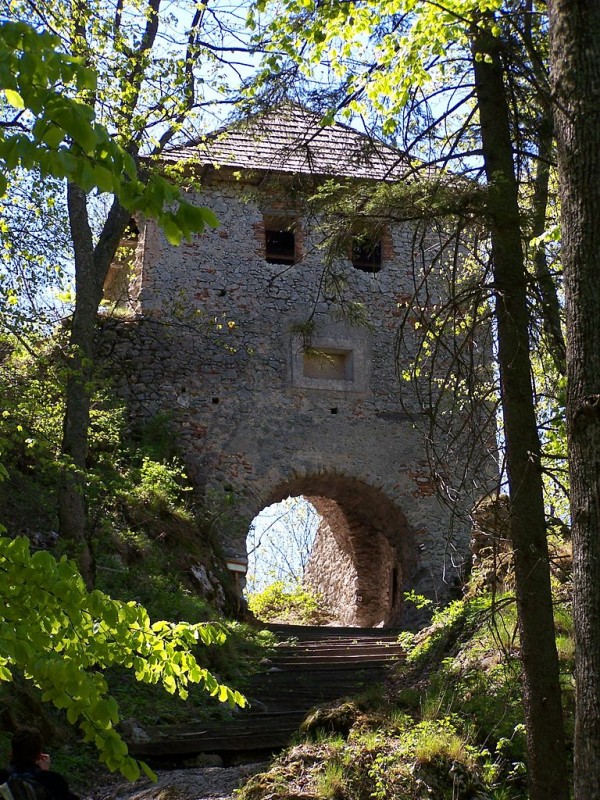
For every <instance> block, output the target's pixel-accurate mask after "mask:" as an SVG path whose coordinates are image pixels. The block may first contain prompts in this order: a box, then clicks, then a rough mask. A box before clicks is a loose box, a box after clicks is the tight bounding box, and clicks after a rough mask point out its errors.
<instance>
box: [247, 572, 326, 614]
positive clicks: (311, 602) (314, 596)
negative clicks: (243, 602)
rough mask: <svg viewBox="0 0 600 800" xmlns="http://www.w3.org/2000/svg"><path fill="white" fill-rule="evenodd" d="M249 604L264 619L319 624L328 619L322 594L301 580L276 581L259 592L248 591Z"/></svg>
mask: <svg viewBox="0 0 600 800" xmlns="http://www.w3.org/2000/svg"><path fill="white" fill-rule="evenodd" d="M248 608H249V609H250V611H251V612H252V613H253V614H254V615H255V616H256V617H258V619H260V620H263V621H264V622H273V621H278V622H288V623H290V622H292V623H293V622H297V623H300V624H307V625H311V624H312V625H322V624H323V623H325V622H328V621H329V620H330V619H331V613H330V612H329V609H328V608H327V607H326V604H325V601H324V599H323V597H322V596H321V595H319V594H318V593H316V592H314V591H313V590H312V589H309V588H307V587H306V586H303V585H302V584H301V583H297V584H285V583H284V582H283V581H275V582H274V583H272V584H271V585H270V586H267V588H266V589H264V590H263V591H262V592H256V593H254V594H251V595H249V597H248Z"/></svg>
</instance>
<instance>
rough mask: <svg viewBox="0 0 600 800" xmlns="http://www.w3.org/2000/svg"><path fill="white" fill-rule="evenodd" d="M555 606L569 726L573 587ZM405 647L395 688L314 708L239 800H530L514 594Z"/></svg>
mask: <svg viewBox="0 0 600 800" xmlns="http://www.w3.org/2000/svg"><path fill="white" fill-rule="evenodd" d="M557 588H558V587H557ZM556 597H557V600H556V612H555V618H556V628H557V642H558V643H559V654H560V658H561V670H562V674H563V678H564V701H565V710H566V712H567V713H566V716H567V725H570V724H571V722H572V706H573V682H572V673H573V647H572V643H573V637H572V633H573V625H572V615H571V610H570V606H569V602H568V600H565V599H564V598H566V597H568V592H565V591H564V585H561V587H560V590H559V591H557V593H556ZM412 599H413V600H417V602H419V600H418V598H412ZM401 641H402V643H403V644H404V647H405V649H406V660H405V663H404V664H403V665H402V666H401V667H400V668H398V669H397V670H396V671H395V673H394V674H393V676H392V677H391V678H390V680H389V681H388V683H387V684H386V685H385V686H380V687H379V690H378V691H375V690H373V691H370V692H369V693H368V696H367V695H365V696H364V697H358V698H354V699H348V700H346V701H344V702H342V703H338V704H335V705H332V706H330V707H327V708H321V709H317V710H315V711H313V712H312V713H311V714H310V715H309V716H308V717H307V719H306V720H305V722H304V724H303V728H302V729H303V732H304V735H303V739H301V740H299V741H297V742H296V744H295V745H294V746H293V747H292V748H290V749H289V750H287V751H286V752H284V753H283V754H282V755H281V756H280V757H279V758H278V759H277V760H275V761H274V762H273V764H272V766H271V769H270V770H269V771H268V772H267V773H264V774H262V775H256V776H254V777H253V778H252V779H251V780H250V781H249V782H248V784H247V785H246V786H245V787H244V788H243V789H241V790H240V792H239V794H238V800H267V798H272V797H277V798H280V800H284V799H285V800H292V799H293V798H294V799H295V798H300V797H302V798H305V797H306V798H308V797H312V798H316V799H318V800H321V799H322V800H425V798H435V800H526V798H527V796H528V794H527V770H526V740H525V727H524V719H523V709H522V693H521V666H520V660H519V636H518V629H517V617H516V606H515V602H514V598H513V596H512V595H511V594H503V595H496V596H494V595H490V594H488V595H481V594H477V593H473V594H470V595H467V596H466V597H465V599H463V600H457V601H454V602H452V603H450V604H448V605H447V606H445V607H443V608H440V609H437V610H436V611H435V612H434V614H433V616H432V621H431V625H430V626H429V627H428V628H427V629H425V630H423V631H421V632H419V633H418V634H408V633H405V634H402V635H401Z"/></svg>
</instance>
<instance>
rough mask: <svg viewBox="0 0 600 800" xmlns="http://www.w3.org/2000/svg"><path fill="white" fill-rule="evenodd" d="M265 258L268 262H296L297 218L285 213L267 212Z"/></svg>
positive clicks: (265, 220) (265, 219)
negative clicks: (270, 213) (269, 213)
mask: <svg viewBox="0 0 600 800" xmlns="http://www.w3.org/2000/svg"><path fill="white" fill-rule="evenodd" d="M263 224H264V228H265V259H266V261H267V263H268V264H295V263H296V261H297V257H296V256H297V253H296V230H295V228H296V219H295V217H293V216H287V215H283V214H272V215H268V214H265V216H264V217H263Z"/></svg>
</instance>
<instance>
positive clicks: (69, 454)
mask: <svg viewBox="0 0 600 800" xmlns="http://www.w3.org/2000/svg"><path fill="white" fill-rule="evenodd" d="M67 203H68V210H69V224H70V227H71V235H72V240H73V251H74V258H75V311H74V313H73V318H72V321H71V334H70V339H69V357H68V358H69V361H68V374H67V394H66V409H65V418H64V424H63V441H62V454H63V457H64V460H65V466H64V469H63V474H62V479H61V483H60V486H59V497H58V507H59V521H60V532H61V535H62V536H63V537H64V539H65V540H66V541H67V542H68V544H69V547H70V549H71V555H72V556H73V557H74V558H75V559H76V560H77V563H78V565H79V569H80V571H81V574H82V576H83V578H84V580H85V582H86V583H87V585H88V587H91V586H92V584H93V579H94V574H93V558H92V551H91V548H90V546H89V542H88V538H87V530H86V519H87V515H86V502H85V488H86V469H87V451H88V432H89V421H90V404H91V397H92V379H93V372H94V338H95V332H96V317H97V314H98V306H99V305H100V301H101V300H102V290H103V285H104V279H105V278H106V273H107V271H108V267H109V266H110V263H111V261H112V259H113V258H114V254H115V252H116V248H117V246H118V243H119V241H120V238H121V236H122V233H123V230H124V228H125V225H126V224H127V222H128V220H129V214H128V213H127V212H126V211H124V209H122V208H121V206H120V205H118V203H116V202H115V203H114V204H113V207H112V208H111V211H110V213H109V215H108V218H107V221H106V223H105V225H104V229H103V232H102V235H101V236H100V239H99V241H98V244H97V245H96V246H95V247H94V244H93V239H92V232H91V229H90V224H89V217H88V209H87V201H86V195H85V193H84V192H83V191H82V190H81V189H79V188H78V187H77V186H75V185H74V184H69V186H68V188H67Z"/></svg>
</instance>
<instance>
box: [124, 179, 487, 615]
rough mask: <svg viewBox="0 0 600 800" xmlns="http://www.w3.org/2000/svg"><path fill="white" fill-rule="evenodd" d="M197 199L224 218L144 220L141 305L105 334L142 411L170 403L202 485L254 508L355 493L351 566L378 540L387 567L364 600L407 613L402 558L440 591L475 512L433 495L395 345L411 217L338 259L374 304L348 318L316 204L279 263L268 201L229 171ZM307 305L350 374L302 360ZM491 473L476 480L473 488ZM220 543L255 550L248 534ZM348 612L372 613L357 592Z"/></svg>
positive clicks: (406, 286) (406, 284)
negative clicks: (355, 260) (362, 607)
mask: <svg viewBox="0 0 600 800" xmlns="http://www.w3.org/2000/svg"><path fill="white" fill-rule="evenodd" d="M198 202H200V203H202V204H205V205H208V206H209V207H210V208H212V210H213V211H214V212H215V213H216V215H217V217H218V218H219V220H220V226H219V227H218V228H217V229H216V230H214V231H212V230H209V231H206V232H205V233H203V234H202V235H197V236H195V237H194V238H193V240H192V241H191V242H189V243H183V244H182V245H181V246H180V247H179V248H175V247H171V246H169V245H168V244H167V243H166V241H165V239H164V237H163V236H162V234H160V233H159V232H158V231H157V229H156V227H155V225H154V224H153V223H147V224H146V225H145V226H142V235H141V239H140V245H139V247H138V251H137V254H136V258H135V264H134V268H133V276H132V280H131V282H130V285H129V292H130V295H131V296H130V297H129V298H128V303H129V306H130V308H131V309H133V311H134V312H135V316H134V317H133V318H132V319H131V320H130V321H125V322H123V323H122V324H120V325H119V326H117V328H116V329H115V330H114V331H113V333H112V334H110V336H112V337H113V340H112V344H113V345H115V346H114V347H113V349H112V357H113V358H114V365H115V366H114V373H115V376H119V375H120V377H117V383H119V384H120V389H121V391H124V392H126V393H127V394H128V396H129V397H130V399H131V401H132V403H133V407H134V409H135V411H134V413H136V414H137V415H139V416H151V415H153V414H155V413H157V412H165V411H166V412H169V413H171V414H172V416H173V421H174V425H175V427H176V430H177V434H178V436H179V437H180V440H181V442H182V446H183V449H184V452H185V457H186V461H187V465H188V470H189V472H190V475H191V477H192V478H193V480H194V481H195V482H196V485H197V486H198V488H199V490H200V491H204V490H206V489H215V490H219V491H223V490H225V491H231V492H233V493H234V495H235V496H236V498H237V503H238V510H239V513H240V514H242V515H244V516H246V517H247V518H248V520H250V519H252V518H253V517H254V516H255V515H256V514H257V513H258V512H259V511H260V510H262V509H263V508H264V507H265V506H266V505H268V504H269V503H271V502H274V501H275V500H278V499H282V498H283V497H285V496H287V494H290V493H296V494H305V495H306V496H309V495H312V496H316V497H323V498H329V499H330V500H331V499H333V500H334V501H335V502H336V503H337V505H338V506H339V508H341V510H342V512H343V513H347V512H348V509H349V510H350V512H349V513H350V516H351V517H352V519H353V520H354V522H355V523H356V524H355V532H356V535H355V537H354V540H353V541H352V542H351V544H352V550H353V553H354V555H353V559H354V561H353V567H351V568H349V569H350V571H351V569H355V570H356V569H357V563H359V562H357V561H356V559H357V558H358V556H357V553H358V552H359V551H360V550H362V552H363V555H362V556H360V559H359V561H360V563H362V564H363V567H364V564H365V563H367V562H368V561H369V555H368V554H369V553H372V554H373V556H374V557H375V556H376V558H375V561H376V563H377V564H378V565H379V566H378V567H377V570H379V572H377V570H375V572H373V573H372V576H371V579H370V580H371V581H373V580H374V579H373V575H374V574H378V576H379V577H378V578H377V580H378V582H379V585H380V587H384V588H382V589H381V591H380V592H379V595H378V599H377V600H376V601H373V603H374V607H373V608H372V609H371V611H369V612H368V613H366V612H365V614H363V615H362V616H363V617H364V619H365V620H366V619H367V618H368V620H369V622H368V624H376V623H381V622H384V623H385V624H389V623H390V620H395V621H396V622H398V621H399V619H400V616H399V615H400V603H399V602H396V600H394V599H392V600H390V596H389V595H390V588H389V587H390V585H391V584H390V581H391V578H390V575H391V574H392V573H393V571H394V570H396V572H395V573H394V574H395V575H397V576H401V580H402V587H401V588H412V587H414V588H416V589H418V590H419V591H422V592H425V593H426V594H430V595H433V594H435V593H440V592H442V593H443V591H444V586H445V581H446V582H447V581H448V580H451V578H452V576H453V575H454V574H455V572H456V570H455V568H454V566H453V565H452V564H451V563H450V555H449V554H450V553H453V555H452V558H453V561H454V562H455V563H456V561H457V554H465V556H466V554H467V552H468V545H469V532H468V530H467V529H466V527H465V526H462V527H461V526H454V527H453V526H452V524H451V519H450V512H449V511H448V509H447V507H446V506H445V505H443V504H441V503H440V502H439V501H438V499H437V497H436V495H435V492H434V490H433V481H432V476H431V474H430V470H429V466H428V462H427V458H426V453H425V448H424V445H423V441H422V439H421V436H420V434H419V433H418V432H417V431H416V430H415V428H414V427H413V424H412V422H411V420H410V419H409V418H408V417H407V415H406V414H405V412H404V411H403V408H402V406H401V404H400V402H399V396H400V393H402V394H403V399H404V404H405V405H408V406H409V407H411V408H412V409H413V410H414V412H415V413H419V409H418V408H417V404H416V400H415V399H414V398H412V397H411V395H410V389H409V387H408V385H407V384H405V385H404V384H401V383H399V381H398V378H397V371H396V363H395V356H394V353H395V344H396V336H397V329H398V320H399V317H400V315H401V313H403V311H402V309H401V307H400V306H401V304H402V302H403V299H404V298H406V297H407V296H410V294H411V293H412V292H413V275H412V269H413V266H412V253H411V248H412V235H411V230H410V227H409V226H407V225H397V226H395V227H393V228H390V229H388V231H387V232H386V235H385V238H384V245H385V247H384V263H383V267H382V269H381V271H380V272H378V273H376V274H369V273H366V272H363V271H361V270H359V269H355V268H354V267H353V266H352V264H351V262H350V260H349V259H344V258H341V259H340V260H339V262H338V263H337V264H336V266H335V269H336V272H337V273H339V277H340V279H341V280H343V281H344V282H345V283H346V289H345V290H344V292H343V294H344V300H347V301H353V302H359V303H362V304H363V307H364V310H365V312H366V316H367V319H368V324H367V325H362V326H352V325H349V324H347V323H345V322H343V321H342V320H341V319H340V314H339V312H340V303H339V301H338V299H335V298H333V296H328V294H327V292H325V293H323V292H322V291H320V289H319V287H320V285H321V279H322V274H323V265H322V254H321V251H320V249H319V244H320V238H319V234H318V232H317V231H316V230H315V227H314V225H313V224H312V223H311V221H310V220H307V219H305V218H302V217H301V218H300V220H299V222H298V223H297V225H298V229H299V230H301V231H302V234H301V237H299V240H297V248H300V249H301V253H300V256H301V257H300V260H299V262H298V263H296V264H294V265H284V264H268V263H267V262H266V261H265V259H264V239H263V238H262V236H263V234H262V233H261V231H262V222H263V214H267V213H272V212H273V208H272V207H269V204H267V203H264V202H262V203H261V202H260V201H259V200H258V199H257V198H256V197H253V196H252V195H251V194H249V193H248V192H247V190H246V188H245V187H244V186H243V185H242V184H239V183H235V182H228V181H225V180H224V181H222V182H220V183H219V182H215V183H214V184H213V185H212V186H211V187H209V188H207V190H206V192H205V194H204V195H203V196H202V197H201V198H199V199H198ZM281 205H282V204H281V201H280V202H279V203H278V204H277V210H280V209H281ZM283 205H284V206H285V203H284V204H283ZM289 205H290V207H289V209H287V210H288V211H289V212H290V213H291V212H293V211H294V209H293V208H292V207H291V205H292V204H291V202H290V204H289ZM284 210H285V208H284ZM392 256H393V258H392ZM308 319H311V320H312V324H313V330H312V332H311V337H310V346H311V347H312V348H316V349H317V350H318V349H319V348H322V349H325V350H328V351H331V352H333V353H336V354H337V358H338V360H340V361H343V363H345V364H346V365H347V368H344V369H346V372H345V373H344V375H343V376H342V377H341V378H340V377H339V376H338V377H337V378H324V379H322V380H320V379H319V378H315V377H307V374H305V372H306V368H305V367H304V366H303V365H304V362H303V358H304V353H303V345H304V340H303V338H302V335H301V331H302V330H304V331H306V329H307V328H306V321H307V320H308ZM408 344H409V350H410V347H411V346H412V345H411V344H410V343H408ZM309 372H310V371H309ZM448 469H449V470H451V469H452V465H449V466H448ZM482 482H483V483H485V479H484V480H483V481H482ZM486 489H487V487H485V486H482V487H474V494H475V495H481V494H483V493H485V491H486ZM326 522H328V520H327V518H326ZM329 522H330V521H329ZM330 525H331V522H330ZM382 542H385V543H386V544H385V547H384V546H383V544H382ZM223 546H224V549H225V551H226V552H227V553H228V554H230V555H235V556H238V557H243V556H244V555H245V552H246V544H245V540H244V537H243V536H242V535H239V534H236V535H233V536H232V537H231V538H230V539H229V540H227V541H224V542H223ZM365 553H366V557H365ZM331 558H332V556H331V555H329V556H327V557H326V558H325V561H328V560H329V562H330V561H331ZM458 560H459V559H458ZM321 561H322V562H323V559H321ZM341 561H342V554H341V551H340V554H339V562H340V564H341ZM314 563H316V562H314ZM330 566H331V565H330ZM326 571H327V570H326V569H325V568H324V569H323V574H325V572H326ZM347 578H348V580H347V583H348V586H349V585H350V584H351V583H352V578H351V576H350V577H348V576H347ZM323 580H325V578H324V579H323ZM345 591H346V590H345ZM347 591H348V592H351V591H353V590H351V589H350V588H348V589H347ZM355 594H356V592H355ZM358 596H361V595H358ZM355 606H356V604H355ZM392 607H394V608H395V611H393V612H390V608H392ZM352 614H354V617H353V618H354V620H355V621H356V620H358V619H359V618H360V617H361V613H360V612H359V611H357V610H356V607H355V610H354V611H353V612H352ZM359 624H363V623H359Z"/></svg>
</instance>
